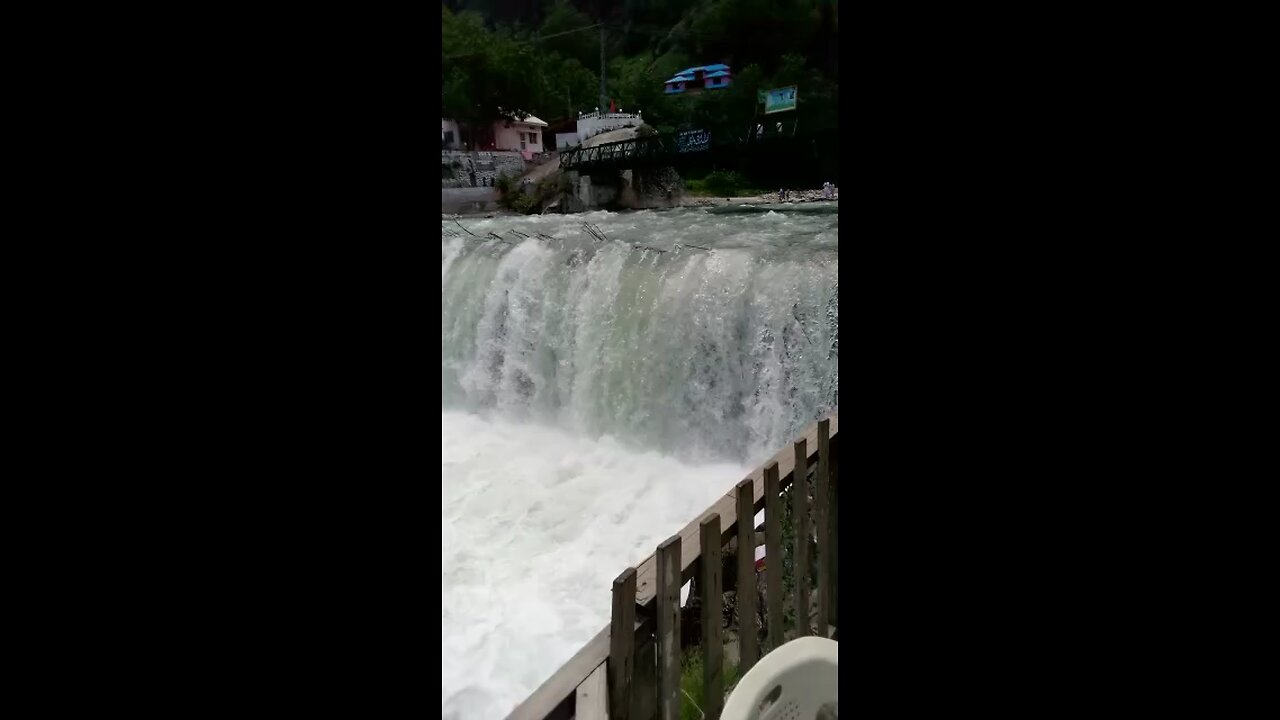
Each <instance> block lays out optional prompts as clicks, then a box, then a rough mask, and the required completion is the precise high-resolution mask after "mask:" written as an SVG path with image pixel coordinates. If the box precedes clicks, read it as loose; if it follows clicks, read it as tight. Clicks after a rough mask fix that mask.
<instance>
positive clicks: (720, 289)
mask: <svg viewBox="0 0 1280 720" xmlns="http://www.w3.org/2000/svg"><path fill="white" fill-rule="evenodd" d="M584 219H585V220H588V221H590V222H595V223H599V227H600V230H601V231H602V233H603V236H604V238H605V239H603V240H600V239H597V238H594V237H592V236H591V234H589V233H587V232H584V231H583V229H582V228H581V227H580V225H581V222H582V220H584ZM466 225H467V227H468V229H470V230H471V231H472V232H475V233H476V234H477V235H480V236H481V237H472V236H470V235H465V234H458V233H452V232H451V233H448V235H447V236H443V237H442V238H441V269H440V274H441V286H442V287H441V308H442V310H441V337H440V346H441V347H440V353H441V363H440V364H441V395H442V403H443V406H444V408H445V409H463V410H471V411H481V412H488V413H493V414H495V415H497V416H500V417H503V418H506V419H509V420H514V421H517V422H521V421H529V422H537V423H543V424H549V425H555V426H559V427H562V428H565V429H568V430H571V431H574V432H577V433H580V434H585V435H588V436H593V437H598V436H601V435H611V436H613V437H615V438H617V439H618V440H620V441H622V442H626V443H628V444H632V445H634V446H636V447H639V448H644V449H656V450H659V451H662V452H664V453H669V454H675V455H677V456H683V457H689V458H695V459H734V460H748V459H749V460H760V459H763V458H764V457H767V456H768V455H770V454H772V453H773V452H775V451H777V450H778V449H780V448H781V447H782V446H783V445H784V444H785V443H786V442H787V441H788V440H789V439H791V438H792V437H794V436H795V435H796V434H798V432H799V431H800V430H802V429H803V428H804V427H805V426H806V425H807V424H809V423H810V422H812V421H813V420H814V419H815V418H817V417H818V416H819V415H821V414H822V413H824V412H825V411H827V410H829V409H831V408H833V407H835V406H836V404H837V402H838V396H839V395H838V393H839V374H838V370H837V364H838V363H837V361H838V352H839V342H838V335H839V305H838V301H837V293H838V279H839V255H838V251H837V243H838V233H839V229H838V216H835V215H831V214H825V215H808V214H800V213H796V214H791V213H772V212H771V213H767V214H766V215H761V214H751V215H715V214H712V213H706V212H701V211H691V210H678V211H671V212H652V213H629V214H624V215H617V214H611V213H590V214H588V215H587V216H574V218H566V217H563V216H560V217H550V216H548V217H538V218H510V217H499V218H493V219H488V220H481V221H472V222H470V223H466ZM454 227H455V229H456V226H454ZM510 229H515V230H519V231H522V232H523V234H527V235H530V236H532V237H528V238H523V237H520V235H518V234H515V233H512V234H503V233H504V230H510ZM488 232H496V233H498V234H500V235H502V236H503V237H504V238H505V239H506V240H508V241H509V242H499V241H498V240H496V239H494V238H493V237H491V236H490V237H487V238H486V237H484V236H485V234H486V233H488ZM539 233H541V234H542V235H541V237H538V236H537V235H538V234H539ZM455 235H456V236H455ZM692 245H697V246H701V247H692ZM704 248H705V249H704Z"/></svg>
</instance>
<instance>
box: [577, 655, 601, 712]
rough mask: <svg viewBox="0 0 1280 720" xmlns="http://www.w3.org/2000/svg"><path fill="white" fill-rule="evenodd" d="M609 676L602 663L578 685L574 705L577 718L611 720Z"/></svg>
mask: <svg viewBox="0 0 1280 720" xmlns="http://www.w3.org/2000/svg"><path fill="white" fill-rule="evenodd" d="M608 695H609V678H608V673H607V672H606V669H605V666H604V665H601V666H600V667H598V668H596V669H595V671H594V672H592V673H591V674H590V675H588V676H587V679H586V680H583V681H582V684H581V685H579V686H578V697H577V699H576V700H575V701H574V705H573V717H574V719H575V720H609V697H608Z"/></svg>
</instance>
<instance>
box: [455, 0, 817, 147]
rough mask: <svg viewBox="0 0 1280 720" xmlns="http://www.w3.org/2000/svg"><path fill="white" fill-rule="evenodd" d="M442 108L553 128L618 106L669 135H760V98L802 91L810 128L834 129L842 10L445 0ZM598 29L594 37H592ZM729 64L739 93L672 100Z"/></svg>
mask: <svg viewBox="0 0 1280 720" xmlns="http://www.w3.org/2000/svg"><path fill="white" fill-rule="evenodd" d="M441 22H442V25H443V27H442V31H441V64H440V67H441V70H440V75H441V77H440V85H441V102H442V104H443V110H444V114H445V115H446V116H449V117H453V118H456V119H457V120H459V121H460V122H462V123H464V124H476V123H483V122H488V121H491V120H492V119H494V118H495V117H497V116H499V115H502V114H508V115H515V116H524V115H526V114H537V115H538V116H539V117H541V118H543V119H544V120H546V121H548V122H549V123H551V124H552V125H555V124H557V123H558V122H559V121H562V120H568V119H572V118H576V117H577V113H578V112H579V111H586V110H591V109H593V108H595V107H596V106H597V105H599V104H600V100H599V98H600V49H601V48H600V43H601V31H600V28H599V27H595V26H596V25H597V24H603V26H604V34H603V37H604V54H605V67H606V73H605V83H606V90H605V94H606V98H607V99H610V100H613V101H615V102H616V103H617V104H618V106H619V107H622V108H625V109H626V110H627V111H629V112H630V111H633V110H642V111H643V112H644V116H645V120H646V121H647V122H648V123H649V124H651V125H654V126H656V127H657V128H658V130H661V131H668V130H675V129H680V128H685V127H708V126H719V125H722V124H725V123H738V122H741V123H743V124H744V125H745V124H747V123H750V122H751V121H752V118H753V117H754V116H755V114H756V113H757V111H758V109H759V106H758V105H757V100H756V91H757V90H762V89H768V88H772V87H781V86H784V85H797V86H799V87H798V94H797V97H798V101H799V104H798V109H797V114H798V116H799V118H800V122H801V123H803V124H804V126H805V127H806V128H811V127H833V126H834V124H835V116H836V113H837V108H838V105H839V98H838V88H839V85H838V80H839V75H838V63H837V58H836V52H837V47H838V45H837V42H838V41H837V37H838V32H839V30H838V8H837V5H836V2H835V0H693V1H691V2H690V1H688V0H615V1H614V2H607V3H606V2H595V1H592V0H579V1H578V2H571V0H523V1H520V0H445V1H444V2H442V4H441ZM584 28H586V29H584ZM711 63H725V64H727V65H729V66H730V67H731V68H732V70H733V76H734V78H733V80H734V81H733V85H732V86H731V87H729V88H728V89H725V90H718V91H712V92H707V93H703V94H702V95H698V96H668V95H665V94H664V93H663V81H665V80H666V79H667V78H669V77H671V76H672V75H673V74H674V73H675V72H677V71H679V70H681V69H683V68H686V67H690V66H692V65H703V64H711Z"/></svg>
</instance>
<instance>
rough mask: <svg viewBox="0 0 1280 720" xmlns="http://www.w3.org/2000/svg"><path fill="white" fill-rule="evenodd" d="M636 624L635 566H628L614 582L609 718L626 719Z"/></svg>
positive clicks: (610, 628)
mask: <svg viewBox="0 0 1280 720" xmlns="http://www.w3.org/2000/svg"><path fill="white" fill-rule="evenodd" d="M635 624H636V569H635V568H627V569H626V570H624V571H623V572H622V574H621V575H619V576H618V577H617V579H616V580H614V581H613V616H612V618H611V619H610V621H609V717H610V718H612V720H627V718H629V717H630V713H631V678H632V675H633V674H634V672H635V639H636V636H635V632H636V631H635Z"/></svg>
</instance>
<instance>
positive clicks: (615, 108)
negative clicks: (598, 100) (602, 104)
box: [609, 98, 618, 113]
mask: <svg viewBox="0 0 1280 720" xmlns="http://www.w3.org/2000/svg"><path fill="white" fill-rule="evenodd" d="M609 112H611V113H612V112H618V106H617V105H615V104H614V102H613V99H612V98H611V99H610V100H609Z"/></svg>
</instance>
